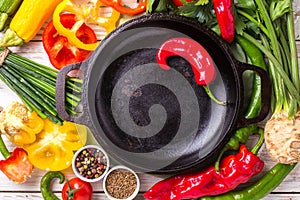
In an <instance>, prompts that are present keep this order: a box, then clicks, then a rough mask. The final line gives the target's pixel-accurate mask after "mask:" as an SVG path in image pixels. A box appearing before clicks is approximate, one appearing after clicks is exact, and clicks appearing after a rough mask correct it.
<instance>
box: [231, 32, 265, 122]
mask: <svg viewBox="0 0 300 200" xmlns="http://www.w3.org/2000/svg"><path fill="white" fill-rule="evenodd" d="M236 41H237V42H238V43H239V45H240V46H241V47H242V49H243V50H244V51H245V52H246V54H247V56H248V57H249V58H250V60H251V64H252V65H255V66H257V67H260V68H262V69H264V70H266V69H267V67H266V63H265V59H264V56H263V54H262V52H261V51H260V50H259V49H258V48H257V47H256V46H255V45H254V44H253V43H252V42H250V41H248V40H247V39H245V38H244V37H242V36H240V35H237V37H236ZM260 108H261V80H260V77H259V75H257V74H254V77H253V89H252V94H251V98H250V102H249V106H248V109H247V112H246V114H245V117H246V118H253V117H255V116H256V115H257V114H258V112H259V110H260Z"/></svg>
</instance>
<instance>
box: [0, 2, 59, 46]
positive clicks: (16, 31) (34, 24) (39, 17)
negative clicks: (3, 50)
mask: <svg viewBox="0 0 300 200" xmlns="http://www.w3.org/2000/svg"><path fill="white" fill-rule="evenodd" d="M61 1H62V0H48V1H44V0H24V1H23V3H22V4H21V6H20V8H19V10H18V11H17V12H16V14H15V15H14V17H13V19H12V21H11V23H10V25H9V29H8V30H7V31H6V32H5V35H4V37H3V38H2V39H1V41H0V46H1V47H9V46H17V45H21V44H23V42H29V41H30V40H31V39H32V38H33V37H34V36H35V35H36V34H37V33H38V31H39V30H40V29H41V27H42V26H43V24H44V23H45V21H46V20H47V19H48V18H49V17H50V16H51V15H52V13H53V11H54V9H55V7H56V6H57V5H58V4H59V3H60V2H61Z"/></svg>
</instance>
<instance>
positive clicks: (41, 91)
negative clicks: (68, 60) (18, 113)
mask: <svg viewBox="0 0 300 200" xmlns="http://www.w3.org/2000/svg"><path fill="white" fill-rule="evenodd" d="M1 55H2V56H1V57H3V58H2V65H1V66H0V79H1V80H2V81H3V82H4V83H5V84H6V85H7V86H8V87H9V88H10V89H11V90H12V91H14V92H15V93H16V94H17V95H18V96H19V98H20V99H21V100H22V101H23V102H24V103H25V104H26V105H27V107H28V108H29V109H30V110H31V111H35V112H37V113H38V115H39V116H40V117H42V118H48V119H49V120H51V121H53V122H54V123H59V124H61V123H62V122H63V119H62V118H61V117H60V116H59V115H58V113H57V110H56V103H55V91H56V88H55V87H56V78H57V74H58V71H57V70H56V69H54V68H51V67H48V66H45V65H41V64H39V63H36V62H34V61H32V60H30V59H27V58H25V57H22V56H20V55H17V54H15V53H12V52H9V50H8V49H2V50H1ZM81 84H82V80H80V79H78V78H69V77H67V79H66V111H67V112H68V113H70V114H76V111H75V109H76V107H77V105H78V104H79V102H80V93H81Z"/></svg>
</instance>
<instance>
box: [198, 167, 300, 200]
mask: <svg viewBox="0 0 300 200" xmlns="http://www.w3.org/2000/svg"><path fill="white" fill-rule="evenodd" d="M295 166H296V164H293V165H286V164H281V163H277V164H276V165H275V166H273V168H272V169H270V170H269V171H268V172H267V173H266V174H265V175H264V176H263V177H262V178H261V179H260V180H259V181H257V182H256V183H254V184H253V185H252V186H250V187H248V188H245V189H243V190H241V191H232V192H228V193H226V194H223V195H219V196H211V197H203V198H200V200H249V199H251V200H258V199H261V198H263V197H265V196H266V195H268V194H269V193H270V192H272V191H273V190H274V189H275V188H276V187H277V186H278V185H279V184H280V183H281V182H282V180H283V179H284V178H285V177H286V176H287V175H288V174H289V173H290V172H291V171H292V169H294V167H295Z"/></svg>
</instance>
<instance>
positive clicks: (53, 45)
mask: <svg viewBox="0 0 300 200" xmlns="http://www.w3.org/2000/svg"><path fill="white" fill-rule="evenodd" d="M60 20H61V23H62V24H63V25H64V27H66V28H69V29H71V28H72V27H73V25H74V24H75V22H76V19H75V15H74V14H61V15H60ZM76 36H77V37H78V39H79V40H80V41H82V42H83V43H85V44H92V43H95V42H97V37H96V34H95V32H94V31H93V29H91V28H90V27H89V26H87V25H86V24H82V25H81V27H80V28H79V29H78V30H77V32H76ZM42 41H43V46H44V49H45V51H46V53H47V54H48V57H49V60H50V62H51V64H52V65H53V66H54V67H55V68H57V69H61V68H62V67H64V66H66V65H68V64H72V63H76V62H82V61H84V60H85V59H86V58H88V57H89V56H90V54H91V51H88V50H83V49H79V48H77V47H76V46H73V45H72V44H70V43H69V42H68V39H67V38H66V37H64V36H61V35H59V34H58V33H57V30H56V29H55V27H54V26H53V21H52V20H51V21H50V22H49V23H48V25H47V26H46V27H45V29H44V31H43V36H42Z"/></svg>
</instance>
